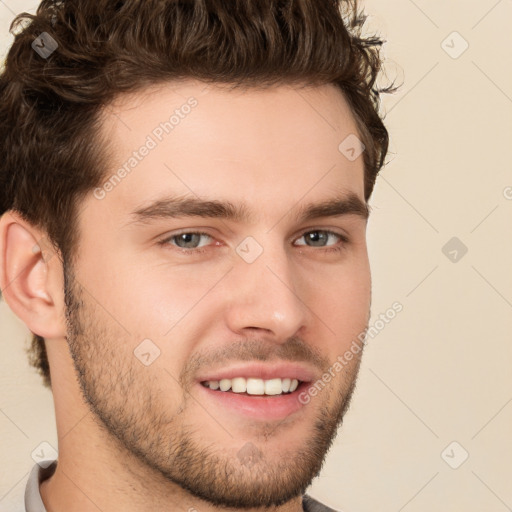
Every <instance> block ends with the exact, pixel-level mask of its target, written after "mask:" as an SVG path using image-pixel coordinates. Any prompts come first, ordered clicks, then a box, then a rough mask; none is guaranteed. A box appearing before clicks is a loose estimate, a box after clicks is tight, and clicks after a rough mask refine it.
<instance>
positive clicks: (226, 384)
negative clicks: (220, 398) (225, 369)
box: [219, 379, 231, 391]
mask: <svg viewBox="0 0 512 512" xmlns="http://www.w3.org/2000/svg"><path fill="white" fill-rule="evenodd" d="M219 386H220V390H221V391H228V390H229V389H230V388H231V380H230V379H221V381H220V382H219Z"/></svg>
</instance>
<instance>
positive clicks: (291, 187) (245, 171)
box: [102, 81, 364, 215]
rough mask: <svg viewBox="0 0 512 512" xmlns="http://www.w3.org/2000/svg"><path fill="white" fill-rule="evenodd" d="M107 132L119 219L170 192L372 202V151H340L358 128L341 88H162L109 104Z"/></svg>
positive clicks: (192, 84)
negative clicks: (368, 158) (368, 175)
mask: <svg viewBox="0 0 512 512" xmlns="http://www.w3.org/2000/svg"><path fill="white" fill-rule="evenodd" d="M102 135H103V138H104V139H105V140H106V141H108V143H109V144H110V147H111V150H112V158H111V166H110V168H109V169H108V171H107V172H106V176H105V182H106V181H110V182H111V186H107V187H106V188H107V189H108V191H107V194H106V196H105V199H104V200H103V201H102V203H103V207H105V204H106V203H108V204H109V208H110V209H111V210H112V211H113V210H115V211H116V212H118V213H119V215H121V214H124V215H128V214H129V212H131V211H132V210H133V209H134V208H135V207H136V206H138V205H140V204H141V203H143V202H145V201H147V200H150V199H152V198H156V197H158V196H159V195H161V194H162V193H163V192H166V193H169V194H175V195H184V194H186V195H191V196H196V197H204V198H213V197H215V198H223V199H226V200H231V201H236V199H239V200H240V201H241V202H244V203H247V204H251V201H252V204H253V206H257V207H258V208H260V209H262V208H263V209H265V207H266V206H268V207H269V208H273V209H274V210H275V209H276V208H277V205H279V204H280V203H283V207H284V203H286V207H287V208H288V209H289V205H290V203H292V202H297V201H300V199H301V198H304V197H305V196H307V200H308V201H313V200H314V199H315V197H317V196H318V197H321V198H322V199H325V197H326V195H328V193H329V192H330V193H331V194H330V195H331V196H332V195H333V193H336V194H343V193H345V192H347V193H349V192H352V193H354V194H356V195H357V196H359V197H360V198H361V199H363V198H364V180H363V158H362V156H361V157H359V158H357V159H356V160H353V161H351V160H349V159H347V158H346V156H345V155H344V154H343V153H342V152H341V151H340V149H339V146H340V143H342V141H343V140H344V139H346V138H347V137H348V136H352V137H353V136H355V135H357V136H358V137H359V135H358V130H357V125H356V123H355V120H354V118H353V115H352V113H351V112H350V108H349V106H348V104H347V102H346V100H345V98H344V96H343V95H342V93H341V92H340V91H339V90H338V89H337V88H336V87H334V86H332V85H323V86H317V87H306V88H304V87H297V86H290V85H280V86H273V87H271V88H267V89H254V88H248V89H247V88H246V89H234V90H232V89H229V88H228V87H227V86H220V85H206V84H204V83H202V82H197V81H181V82H175V83H174V82H173V83H166V84H160V85H158V86H153V87H151V88H148V89H146V90H144V91H141V92H138V93H136V94H130V95H125V96H123V97H120V98H119V99H117V100H116V101H115V102H114V103H112V104H111V105H109V106H108V108H106V109H105V111H104V113H103V124H102ZM109 178H110V180H109ZM283 194H285V195H283ZM255 198H257V200H258V201H257V202H255Z"/></svg>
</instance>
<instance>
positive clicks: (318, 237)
mask: <svg viewBox="0 0 512 512" xmlns="http://www.w3.org/2000/svg"><path fill="white" fill-rule="evenodd" d="M326 238H327V235H326V233H322V232H320V231H313V232H311V233H309V240H310V241H311V242H315V243H316V242H318V241H322V240H323V241H324V242H325V239H326ZM320 245H322V244H320Z"/></svg>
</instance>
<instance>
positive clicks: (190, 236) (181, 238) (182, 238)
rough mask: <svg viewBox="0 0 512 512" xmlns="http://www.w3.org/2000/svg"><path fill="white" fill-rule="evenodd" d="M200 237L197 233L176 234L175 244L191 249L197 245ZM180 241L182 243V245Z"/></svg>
mask: <svg viewBox="0 0 512 512" xmlns="http://www.w3.org/2000/svg"><path fill="white" fill-rule="evenodd" d="M200 237H201V235H199V234H197V233H181V235H176V245H178V247H181V248H183V249H193V248H194V247H197V244H198V243H199V239H200ZM191 240H192V241H191ZM182 242H183V243H184V245H182Z"/></svg>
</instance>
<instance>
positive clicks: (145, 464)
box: [0, 81, 371, 512]
mask: <svg viewBox="0 0 512 512" xmlns="http://www.w3.org/2000/svg"><path fill="white" fill-rule="evenodd" d="M191 96H193V97H194V98H196V99H197V102H198V103H197V106H196V107H195V108H194V109H192V111H191V112H190V114H189V115H187V116H186V117H185V118H184V119H181V120H180V123H179V125H177V126H176V127H175V128H174V130H173V131H172V133H170V134H169V135H167V136H166V137H165V138H163V140H162V141H161V142H160V143H159V144H158V146H157V147H156V148H154V149H153V150H152V151H151V152H150V153H149V155H148V156H146V157H145V158H144V159H143V160H142V161H141V162H139V163H138V165H137V167H136V168H135V169H133V170H132V171H131V173H130V174H128V175H127V176H126V177H125V178H124V179H123V180H122V181H121V182H120V183H119V184H117V185H116V186H115V187H114V188H113V190H111V191H109V192H108V193H107V194H106V195H105V197H104V198H103V199H101V200H100V199H97V198H96V197H94V195H93V191H91V193H90V194H88V195H87V196H86V197H85V199H84V200H83V202H82V203H81V204H80V215H79V232H80V248H79V251H78V258H77V260H76V262H75V263H74V265H73V266H71V264H70V263H69V262H67V264H66V265H64V264H63V261H62V260H61V258H60V257H51V253H50V252H48V250H47V246H43V245H42V244H41V243H40V244H39V245H40V246H41V247H42V252H34V251H33V250H32V249H33V247H34V246H35V245H37V243H38V242H40V241H41V240H42V239H44V236H45V233H44V231H41V230H39V229H37V228H35V227H34V226H32V225H30V224H29V223H27V222H25V221H24V220H23V219H22V218H21V217H19V215H17V214H16V213H15V212H12V211H11V212H8V213H6V214H5V215H4V216H3V217H2V218H1V220H0V244H1V245H0V249H1V251H0V258H1V259H0V263H1V265H0V279H1V283H0V284H1V286H2V289H3V290H4V297H5V300H6V301H7V302H8V304H9V306H10V307H11V309H12V310H13V311H14V313H15V314H16V315H17V316H18V317H19V318H21V320H22V321H23V322H24V323H25V324H26V325H27V327H28V328H29V329H30V330H31V331H32V332H34V333H37V334H39V335H41V336H44V337H45V339H46V346H47V350H48V357H49V362H50V367H51V374H52V391H53V396H54V403H55V413H56V422H57V433H58V441H59V462H58V466H57V469H56V472H55V474H54V475H53V477H51V478H50V479H48V480H46V481H45V482H44V483H43V484H42V485H41V487H40V489H41V495H42V499H43V502H44V503H45V506H46V508H47V510H48V511H49V512H53V511H55V512H60V511H64V510H66V511H72V512H74V511H86V512H88V511H97V510H98V509H100V510H103V511H106V510H108V511H112V512H115V511H124V512H130V511H136V510H137V511H148V512H149V511H155V510H185V511H186V510H191V509H193V508H195V509H197V510H199V511H201V512H210V511H214V510H215V511H218V510H252V511H257V510H263V507H264V506H268V507H269V508H268V509H266V510H275V511H283V512H285V511H286V512H291V511H293V512H298V511H301V510H302V498H301V496H302V494H303V492H304V491H305V489H306V488H307V487H308V486H309V485H310V483H311V481H312V479H313V478H314V477H315V476H316V475H317V474H318V473H319V471H320V468H321V465H322V462H323V460H324V458H325V455H326V454H327V451H328V449H329V447H330V446H331V443H332V441H333V439H334V437H335V435H336V432H337V429H338V427H339V426H340V424H341V422H342V418H343V414H344V413H345V411H346V410H347V407H348V404H349V402H350V397H351V394H352V391H353V389H354V385H355V382H356V378H357V373H358V369H359V365H360V357H361V353H362V352H360V353H359V354H356V355H354V358H353V359H352V360H351V361H349V362H347V364H346V365H345V366H344V367H343V370H342V371H340V372H338V373H336V376H335V377H334V378H332V380H330V382H329V383H328V385H327V386H326V387H325V388H324V389H323V390H322V391H321V392H319V393H318V394H317V396H315V397H312V398H311V401H310V402H309V403H308V404H307V405H306V406H304V407H302V408H301V409H300V410H299V411H297V412H295V413H293V414H292V415H290V416H288V417H287V418H285V419H284V420H282V419H281V420H279V421H271V420H269V421H267V420H261V421H260V420H257V419H249V418H247V417H246V416H244V415H243V414H240V413H235V412H232V411H227V410H226V409H223V408H222V407H221V406H220V405H218V404H216V403H213V401H210V402H208V401H207V400H205V399H204V395H200V394H199V391H201V390H200V389H198V387H197V386H198V385H199V384H197V382H195V379H196V377H197V376H198V375H200V373H201V372H203V373H204V372H205V371H206V370H208V369H209V368H211V367H212V366H213V367H215V368H223V367H225V366H228V365H232V364H233V363H237V362H240V361H252V360H255V361H256V360H263V361H267V362H276V361H278V360H279V361H299V362H303V363H304V364H307V366H308V367H309V368H310V369H312V371H313V372H314V374H315V376H316V377H317V378H320V377H321V376H322V374H323V373H324V372H325V371H327V368H328V367H329V366H331V365H332V364H333V363H334V361H335V360H336V358H337V357H338V356H340V355H341V354H343V353H344V352H345V351H346V350H347V349H349V347H350V344H351V343H352V341H353V340H354V339H356V337H357V336H358V335H359V334H360V333H361V332H362V331H364V330H365V328H366V327H367V325H368V320H369V315H370V300H371V279H370V268H369V262H368V255H367V245H366V224H367V221H366V219H364V218H363V217H362V216H359V215H355V214H347V215H341V216H337V217H320V218H316V219H312V220H308V221H306V222H298V221H297V219H296V218H295V217H294V215H293V214H294V213H295V212H296V211H297V209H298V208H300V207H301V206H302V205H304V204H305V203H310V202H312V203H317V202H321V201H324V200H326V199H331V198H333V197H334V196H336V197H344V196H346V195H347V194H348V193H353V194H355V195H356V196H358V197H359V198H360V199H361V201H364V185H363V172H364V171H363V160H362V156H361V157H359V158H357V159H356V160H354V161H350V160H348V159H347V158H345V156H344V155H343V154H342V153H341V152H340V151H339V150H338V146H339V144H340V142H341V141H342V140H343V139H345V137H346V136H347V135H348V134H350V133H354V134H356V133H357V128H356V124H355V121H354V118H353V116H352V114H351V113H350V110H349V107H348V105H347V103H346V101H345V99H344V97H343V96H342V94H341V93H340V92H339V90H338V89H336V88H335V87H334V86H331V85H323V86H318V87H308V88H302V89H298V88H297V87H291V86H287V85H279V86H274V87H272V88H271V89H267V90H255V89H249V90H243V91H240V90H238V91H228V90H226V89H224V88H222V87H220V86H213V85H210V86H208V87H205V84H201V83H199V82H195V81H184V82H181V83H179V84H172V86H171V85H170V84H165V85H160V86H158V87H156V86H155V87H152V88H150V89H147V90H145V91H142V92H139V93H137V94H131V95H129V96H125V97H123V98H122V99H121V98H119V99H118V100H116V102H114V103H113V104H112V105H110V106H109V109H106V110H105V113H104V115H103V122H102V128H101V129H102V133H103V135H104V136H105V137H106V138H107V139H108V140H109V141H111V143H112V148H113V152H112V166H111V169H110V170H109V172H108V173H107V177H108V176H110V175H111V174H112V173H113V172H115V170H116V169H118V168H119V167H120V166H122V165H123V163H124V162H126V160H127V158H128V157H129V156H130V155H131V153H132V152H133V151H134V150H135V149H137V148H139V147H140V146H141V145H142V144H143V143H144V141H145V139H146V137H147V135H148V134H150V133H151V132H152V130H153V129H154V128H155V127H156V126H158V125H159V123H160V122H161V121H163V120H165V119H168V117H169V115H170V114H169V113H172V111H174V110H175V109H176V108H179V107H180V105H183V104H184V103H185V102H186V100H187V98H190V97H191ZM164 164H165V165H164ZM163 194H172V195H181V196H183V195H188V196H191V197H196V198H197V197H200V198H201V199H206V198H208V199H219V200H228V201H231V202H232V203H234V204H238V203H241V202H244V203H245V204H246V207H247V209H248V211H249V212H250V213H251V214H252V219H251V220H250V222H241V221H235V220H228V219H219V218H210V217H204V216H202V217H201V216H196V217H181V218H173V219H159V220H157V221H154V222H151V223H145V224H136V223H133V222H130V221H131V220H133V219H131V217H130V216H129V214H130V212H131V211H133V210H135V209H136V208H138V207H140V206H141V205H143V204H146V202H147V201H148V200H151V199H155V198H157V197H160V196H161V195H163ZM183 230H185V231H187V232H195V231H197V230H199V231H204V232H206V233H207V234H208V235H209V236H207V237H202V238H200V242H199V244H200V245H201V247H200V248H199V249H202V250H204V252H200V253H198V252H196V253H195V254H192V255H191V254H184V252H185V251H187V250H188V251H190V250H191V249H190V248H188V249H187V248H185V249H180V248H179V247H178V245H177V244H178V243H179V240H178V241H177V240H176V238H174V239H171V241H168V242H167V244H165V245H159V244H158V243H157V242H158V241H160V240H163V239H164V238H167V239H168V238H169V237H170V236H171V235H173V234H176V233H177V232H178V231H183ZM318 231H320V232H322V233H324V232H325V231H333V232H335V233H340V234H343V235H345V236H347V237H348V239H349V241H348V243H344V242H343V241H342V240H341V239H339V238H338V237H337V236H336V235H330V236H329V237H328V238H327V239H325V238H324V239H323V240H324V241H325V243H324V245H323V246H322V245H318V243H317V245H313V244H311V242H308V239H307V238H308V237H307V236H305V235H306V234H307V233H310V232H318ZM247 236H251V237H253V238H254V239H255V240H256V241H257V242H258V244H259V245H260V246H261V247H262V249H263V252H262V253H261V254H260V255H259V257H258V258H256V259H255V261H254V262H252V263H247V262H246V261H245V260H244V259H242V258H241V257H240V256H239V254H238V253H237V252H236V250H235V249H236V247H237V246H238V245H239V244H240V242H241V241H242V240H244V239H245V238H246V237H247ZM193 240H196V241H197V238H195V239H194V238H193ZM336 246H338V247H341V251H339V252H335V251H331V252H327V251H326V249H332V248H333V247H336ZM189 247H193V244H192V245H189ZM7 285H9V286H7ZM144 339H150V340H152V343H154V344H155V345H156V346H157V347H158V349H159V350H160V355H159V357H158V358H157V359H155V360H154V362H152V364H151V365H149V366H145V365H143V364H141V362H140V361H139V360H138V359H137V358H136V357H135V356H134V349H135V348H136V347H137V346H138V345H139V344H140V343H141V341H142V340H144ZM244 449H245V452H244V451H242V452H241V450H244ZM247 450H253V452H254V453H255V454H256V455H257V456H255V457H253V459H251V460H252V462H251V463H247V460H245V459H244V458H243V457H241V456H240V453H246V452H247ZM251 453H252V452H251Z"/></svg>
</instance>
